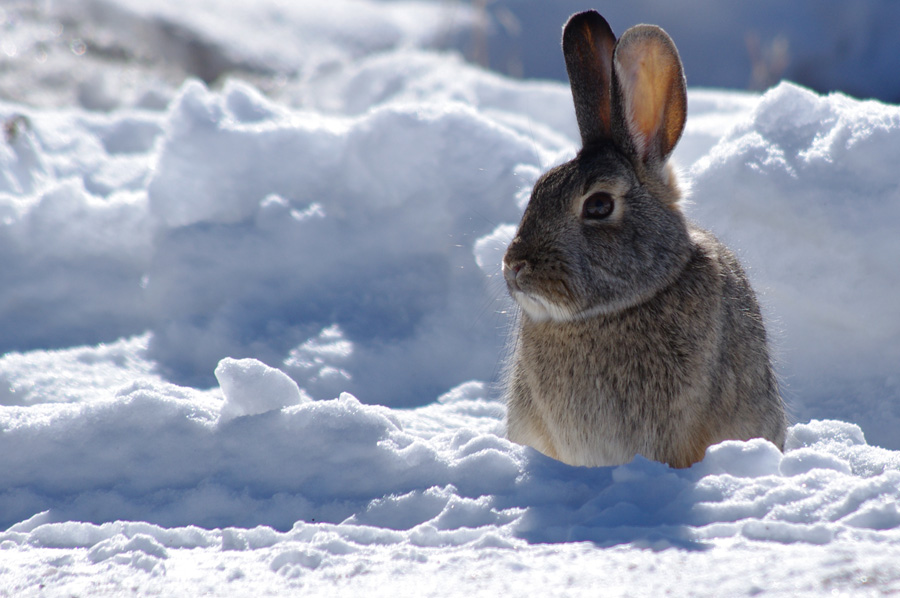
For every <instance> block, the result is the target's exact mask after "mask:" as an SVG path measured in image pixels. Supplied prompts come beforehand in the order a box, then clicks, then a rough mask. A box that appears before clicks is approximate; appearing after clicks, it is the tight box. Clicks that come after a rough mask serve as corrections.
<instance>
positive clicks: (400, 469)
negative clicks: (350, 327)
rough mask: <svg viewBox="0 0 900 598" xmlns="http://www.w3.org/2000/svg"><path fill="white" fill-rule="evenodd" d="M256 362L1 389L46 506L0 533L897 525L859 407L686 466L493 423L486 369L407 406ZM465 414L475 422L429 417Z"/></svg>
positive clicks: (484, 539)
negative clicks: (301, 389) (85, 393)
mask: <svg viewBox="0 0 900 598" xmlns="http://www.w3.org/2000/svg"><path fill="white" fill-rule="evenodd" d="M262 368H265V366H263V365H262V364H259V363H258V362H253V363H250V362H234V361H226V362H224V363H223V365H222V366H220V368H219V372H218V374H219V375H220V377H221V378H222V379H223V382H224V381H227V383H226V384H223V391H224V394H225V396H226V399H225V401H222V399H220V398H218V396H216V393H214V392H213V393H209V392H208V393H200V392H198V391H193V390H190V389H186V388H180V387H174V386H171V385H164V384H152V383H140V384H137V383H136V384H133V385H132V386H131V387H126V388H123V389H122V390H121V391H120V392H119V393H118V395H117V396H116V397H115V398H112V399H108V400H103V401H94V402H90V403H80V404H68V405H63V406H58V405H54V406H50V405H47V406H43V408H42V406H32V407H30V408H16V407H8V408H6V409H5V410H4V412H3V419H2V422H0V426H2V428H0V429H2V434H0V450H2V452H3V454H4V455H6V457H5V466H4V468H3V470H2V471H0V487H2V488H3V490H2V492H0V513H3V514H4V520H3V521H2V522H0V525H2V526H4V527H6V526H10V525H13V524H16V522H17V521H20V520H25V519H26V518H29V517H31V516H32V514H33V513H34V512H35V511H36V510H40V511H45V512H44V513H43V514H42V515H41V516H40V517H38V518H37V519H34V520H32V521H31V523H28V522H26V521H23V522H22V523H19V524H16V525H13V526H12V527H10V529H9V531H8V532H6V533H5V534H0V542H3V541H7V540H8V541H12V542H15V543H17V544H24V543H28V544H32V545H39V546H44V547H52V546H57V547H63V546H69V547H72V546H82V547H85V548H90V549H91V550H92V551H96V552H97V554H98V555H106V554H113V553H116V554H118V553H117V552H116V551H119V552H133V551H134V550H132V549H126V544H125V543H124V542H125V540H122V539H120V540H115V541H114V542H113V543H112V544H111V545H104V544H103V542H106V541H108V540H110V539H111V538H114V537H116V536H117V535H118V534H121V533H122V528H123V525H125V524H113V523H112V522H114V521H116V520H132V521H145V522H147V523H146V524H143V525H142V526H138V527H137V528H134V529H135V530H137V529H141V530H145V529H148V528H153V526H165V528H166V529H165V530H162V529H160V530H158V531H156V532H151V533H150V534H149V535H150V536H151V537H152V538H154V539H155V541H156V542H158V543H159V545H160V546H161V547H163V548H167V547H175V546H183V545H185V544H186V543H189V541H188V540H187V539H185V538H186V537H188V536H190V537H196V536H198V535H200V536H202V538H203V540H202V542H203V543H206V544H210V545H212V544H217V543H222V542H228V543H230V544H229V546H230V547H231V548H232V549H235V548H236V547H238V548H239V547H240V546H244V547H245V548H246V547H249V546H250V545H252V544H253V542H252V541H251V540H250V539H245V540H239V539H238V538H236V537H230V538H226V537H225V536H223V533H224V532H222V531H198V530H197V529H196V528H194V527H190V526H200V527H203V528H229V527H238V526H239V527H242V528H253V527H256V526H264V527H266V528H271V530H270V531H269V532H266V533H267V534H268V537H270V538H272V539H273V540H272V541H273V542H274V541H275V540H274V539H278V541H283V540H285V539H287V538H290V537H293V536H292V534H297V533H300V532H299V530H304V529H308V530H317V529H318V530H323V531H328V532H329V533H332V534H334V535H335V537H337V538H339V539H340V540H341V541H342V542H345V543H348V544H349V545H351V546H355V545H357V544H359V543H361V542H362V543H365V542H363V540H361V539H360V537H361V536H360V535H361V534H362V536H363V537H369V538H380V539H378V540H374V539H373V540H369V541H377V542H389V543H405V544H410V545H415V546H446V545H469V544H472V543H478V544H485V545H504V546H511V545H516V544H517V543H519V542H527V543H546V542H569V541H585V540H587V541H591V542H593V543H595V544H598V545H603V546H608V545H615V544H620V543H637V544H638V545H646V546H648V547H656V548H658V547H660V546H664V545H673V546H700V545H703V544H704V543H708V542H714V541H717V540H719V539H722V538H735V537H743V538H749V539H753V540H761V541H774V542H780V543H784V542H802V543H812V544H823V543H828V542H831V541H832V540H834V539H836V538H844V539H847V538H869V539H875V538H878V537H882V538H883V539H884V540H889V539H893V540H896V539H898V536H897V533H898V530H900V512H898V511H897V504H900V456H898V454H897V453H896V452H891V451H887V450H884V449H879V448H876V447H872V446H869V445H868V444H866V442H865V439H864V437H863V434H862V432H861V431H860V429H859V427H857V426H855V425H852V424H846V423H842V422H836V421H814V422H811V423H809V424H801V425H796V426H794V427H792V428H791V430H790V433H789V436H788V440H787V447H786V451H785V454H784V455H782V454H781V453H780V452H779V451H778V450H777V449H776V448H775V447H774V446H772V445H771V444H769V443H768V442H765V441H762V440H754V441H749V442H736V441H729V442H724V443H722V444H720V445H717V446H714V447H711V448H710V449H709V451H708V454H707V457H706V459H705V460H704V461H702V462H701V463H699V464H697V465H695V466H694V467H692V468H691V469H686V470H673V469H670V468H669V467H667V466H664V465H661V464H659V463H654V462H650V461H647V460H645V459H642V458H637V459H635V461H634V462H632V463H630V464H627V465H623V466H620V467H608V468H595V469H586V468H574V467H569V466H566V465H564V464H562V463H559V462H557V461H554V460H552V459H549V458H546V457H544V456H543V455H541V454H539V453H537V452H535V451H533V450H531V449H528V448H525V447H521V446H518V445H514V444H512V443H510V442H509V441H507V440H506V439H504V438H502V437H500V436H498V435H497V432H498V431H501V430H502V417H503V409H502V406H499V405H496V404H495V403H493V402H491V401H489V400H487V399H485V398H484V397H483V396H478V395H479V394H481V393H483V390H484V388H483V386H481V385H477V384H475V385H472V384H469V385H466V386H463V387H461V388H459V389H457V390H456V391H454V393H451V394H450V395H448V396H446V397H445V398H444V399H443V400H442V402H440V403H438V404H435V405H434V406H428V407H423V408H419V409H415V410H411V411H401V410H389V409H387V408H384V407H377V406H367V405H363V404H361V403H360V402H359V401H357V400H356V399H355V398H354V397H352V396H351V395H348V394H344V395H342V396H341V397H340V398H338V399H333V400H328V401H316V402H309V401H307V402H302V403H299V404H297V401H298V400H299V398H300V397H299V393H297V392H296V390H295V389H293V393H290V392H284V389H285V388H286V386H287V384H288V383H290V380H287V379H286V378H285V377H283V375H280V374H273V372H272V371H271V370H268V369H266V370H263V369H262ZM241 378H244V379H249V380H250V381H251V382H255V383H256V385H257V387H258V388H261V389H263V388H268V389H269V390H270V392H269V393H268V397H269V401H270V402H269V403H268V404H266V405H265V406H264V407H265V410H263V409H262V408H257V407H259V405H258V404H256V403H252V404H251V405H249V407H246V406H245V407H244V412H243V414H244V416H243V417H239V418H232V419H228V418H226V417H225V416H226V413H228V412H229V410H230V411H231V412H232V413H233V412H234V406H233V403H234V401H235V397H238V398H248V397H249V398H253V399H254V400H255V397H256V395H255V394H252V393H251V391H249V390H247V389H246V388H244V389H240V390H239V391H235V390H234V388H233V385H234V382H235V380H238V379H241ZM275 387H278V388H275ZM273 388H274V389H275V390H276V391H277V392H271V391H272V389H273ZM236 392H237V394H235V393H236ZM288 395H290V396H288ZM273 397H274V398H278V397H280V398H281V399H282V400H281V401H274V398H273ZM278 402H281V403H283V404H286V403H290V402H294V403H295V404H291V405H282V406H278V405H277V403H278ZM51 407H52V408H51ZM496 407H499V408H496ZM436 409H438V410H440V415H439V417H437V415H438V414H437V412H436V411H435V410H436ZM252 411H256V413H251V412H252ZM454 419H456V420H457V421H458V422H459V423H461V424H464V425H463V426H460V427H455V426H453V425H447V424H446V423H445V424H444V425H443V426H437V427H435V426H433V425H430V424H429V421H436V420H441V421H444V422H452V421H453V420H454ZM468 423H472V425H465V424H468ZM185 455H190V456H191V458H190V459H185V458H184V456H185ZM66 521H85V522H94V523H93V524H88V523H82V524H74V523H64V522H66ZM296 521H305V522H319V523H318V524H313V523H297V524H296V525H295V522H296ZM185 526H188V527H185ZM31 528H33V529H31ZM168 528H175V529H168ZM179 529H181V531H178V530H179ZM291 529H293V530H294V531H293V532H290V531H287V530H291ZM275 530H281V532H285V531H287V535H284V534H282V533H281V532H277V531H275ZM390 530H395V531H396V532H397V533H394V532H392V531H390ZM135 533H137V532H135ZM140 533H146V532H144V531H141V532H140ZM247 533H249V532H247ZM257 533H262V532H257ZM304 533H306V532H304ZM309 533H312V532H311V531H310V532H309ZM126 535H127V534H126ZM127 537H128V538H131V539H132V540H133V539H134V536H133V534H132V535H127ZM190 542H193V543H194V544H195V545H196V544H197V543H198V542H200V541H198V540H196V539H195V540H190ZM98 546H102V548H98ZM135 550H137V549H135ZM140 550H143V549H140ZM98 558H99V557H98ZM103 558H110V557H103ZM148 566H149V561H148Z"/></svg>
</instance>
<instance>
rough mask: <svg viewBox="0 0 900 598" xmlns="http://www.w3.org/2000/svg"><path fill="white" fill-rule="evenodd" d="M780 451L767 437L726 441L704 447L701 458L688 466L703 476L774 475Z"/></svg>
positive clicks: (747, 476) (776, 470)
mask: <svg viewBox="0 0 900 598" xmlns="http://www.w3.org/2000/svg"><path fill="white" fill-rule="evenodd" d="M781 460H782V454H781V451H779V450H778V448H777V447H776V446H775V445H774V444H772V443H771V442H769V441H767V440H763V439H762V438H754V439H752V440H748V441H739V440H726V441H725V442H720V443H719V444H716V445H714V446H711V447H709V448H708V449H707V450H706V456H705V457H704V458H703V461H701V462H700V463H698V464H696V465H694V466H693V468H692V469H694V470H696V471H697V472H698V473H702V474H704V475H711V474H712V475H715V474H723V473H727V474H729V475H732V476H735V477H740V478H758V477H761V476H768V475H777V474H778V466H779V464H780V463H781Z"/></svg>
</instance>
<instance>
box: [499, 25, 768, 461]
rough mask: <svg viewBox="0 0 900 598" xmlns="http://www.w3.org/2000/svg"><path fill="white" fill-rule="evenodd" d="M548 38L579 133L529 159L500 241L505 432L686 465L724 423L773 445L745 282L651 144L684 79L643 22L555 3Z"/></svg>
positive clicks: (588, 452)
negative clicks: (526, 193)
mask: <svg viewBox="0 0 900 598" xmlns="http://www.w3.org/2000/svg"><path fill="white" fill-rule="evenodd" d="M562 47H563V54H564V57H565V62H566V69H567V72H568V75H569V81H570V83H571V88H572V96H573V100H574V103H575V115H576V120H577V122H578V129H579V132H580V134H581V141H582V149H581V150H580V151H579V152H578V154H577V155H576V156H575V158H574V159H572V160H571V161H569V162H566V163H565V164H562V165H560V166H557V167H555V168H553V169H551V170H549V171H548V172H546V173H544V174H543V175H542V176H541V177H540V178H539V179H538V181H537V183H536V184H535V186H534V189H533V191H532V194H531V197H530V199H529V203H528V204H527V206H526V208H525V212H524V214H523V216H522V220H521V222H520V224H519V227H518V229H517V231H516V234H515V236H514V238H513V240H512V241H511V242H510V244H509V246H508V248H507V250H506V253H505V254H504V257H503V262H502V271H503V275H504V279H505V282H506V285H507V288H508V290H509V293H510V295H511V296H512V298H513V299H514V300H515V302H516V303H517V304H518V306H519V308H520V309H519V310H518V312H519V316H518V324H517V330H516V332H515V333H514V336H513V341H512V350H511V358H510V363H509V364H508V366H507V370H508V371H507V376H506V378H507V379H506V386H505V394H506V401H507V408H508V410H507V411H508V412H507V421H506V424H507V436H508V438H509V439H510V440H512V441H513V442H516V443H519V444H524V445H529V446H531V447H533V448H535V449H537V450H538V451H540V452H542V453H544V454H546V455H548V456H550V457H552V458H554V459H558V460H560V461H563V462H565V463H568V464H571V465H579V466H603V465H617V464H622V463H627V462H629V461H631V460H632V459H633V458H634V457H635V455H642V456H643V457H645V458H647V459H652V460H656V461H660V462H663V463H666V464H668V465H670V466H672V467H676V468H683V467H688V466H690V465H691V464H693V463H696V462H697V461H700V460H701V459H703V457H704V455H705V454H706V449H707V448H708V447H709V446H711V445H713V444H716V443H718V442H721V441H723V440H727V439H735V440H747V439H750V438H757V437H761V438H765V439H767V440H769V441H770V442H772V443H773V444H775V445H776V446H777V447H778V448H779V449H780V450H783V445H784V436H785V426H786V420H785V409H784V404H783V402H782V399H781V396H780V394H779V390H778V384H777V380H776V377H775V374H774V371H773V368H772V365H771V361H770V357H769V351H768V348H767V340H766V331H765V328H764V325H763V321H762V317H761V315H760V310H759V306H758V304H757V300H756V296H755V294H754V292H753V290H752V289H751V287H750V284H749V282H748V280H747V277H746V275H745V274H744V271H743V270H742V268H741V266H740V264H739V263H738V261H737V259H736V258H735V256H734V255H733V254H732V253H731V252H730V251H729V250H728V249H727V248H726V247H725V246H724V245H723V244H722V243H720V242H719V241H718V240H717V239H716V238H715V237H714V236H713V235H712V234H710V233H709V232H707V231H705V230H702V229H700V228H698V227H697V226H696V225H694V224H692V223H691V222H689V221H687V220H686V218H685V216H684V214H683V213H682V211H681V209H680V207H679V198H680V191H679V187H678V182H677V180H676V175H675V172H674V170H673V168H672V167H671V166H670V165H669V164H668V162H667V160H668V157H669V155H670V154H671V152H672V150H673V149H674V147H675V144H676V143H677V142H678V140H679V138H680V137H681V133H682V131H683V129H684V123H685V118H686V112H687V91H686V85H685V79H684V73H683V69H682V65H681V59H680V57H679V55H678V51H677V50H676V48H675V45H674V43H673V42H672V40H671V38H670V37H669V36H668V34H666V32H665V31H663V30H662V29H661V28H659V27H656V26H652V25H637V26H634V27H632V28H631V29H629V30H628V31H626V32H625V34H624V35H622V37H621V38H620V39H619V40H618V41H616V38H615V36H614V35H613V33H612V30H611V29H610V26H609V24H608V23H607V22H606V20H605V19H604V18H603V17H602V16H600V15H599V14H598V13H597V12H595V11H587V12H582V13H578V14H575V15H573V16H572V17H571V18H570V19H569V20H568V22H567V23H566V25H565V28H564V30H563V42H562Z"/></svg>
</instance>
